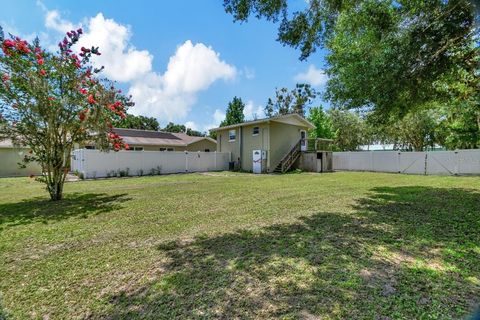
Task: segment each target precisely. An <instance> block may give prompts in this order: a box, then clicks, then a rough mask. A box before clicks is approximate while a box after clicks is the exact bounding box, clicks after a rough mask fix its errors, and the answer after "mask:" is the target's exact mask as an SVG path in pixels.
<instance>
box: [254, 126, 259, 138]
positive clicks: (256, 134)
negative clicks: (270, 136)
mask: <svg viewBox="0 0 480 320" xmlns="http://www.w3.org/2000/svg"><path fill="white" fill-rule="evenodd" d="M255 129H257V133H255ZM259 134H260V127H258V126H256V127H253V128H252V136H258V135H259Z"/></svg>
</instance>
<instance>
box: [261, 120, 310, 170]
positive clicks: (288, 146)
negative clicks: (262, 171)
mask: <svg viewBox="0 0 480 320" xmlns="http://www.w3.org/2000/svg"><path fill="white" fill-rule="evenodd" d="M301 130H307V127H301V126H295V125H290V124H285V123H278V122H272V123H271V124H270V156H269V159H270V162H269V164H270V171H273V170H274V169H275V167H276V166H277V165H278V163H279V162H280V161H281V160H282V158H283V157H284V156H285V155H286V154H287V153H288V152H290V150H292V148H293V147H294V146H295V144H296V143H298V141H299V140H300V131H301Z"/></svg>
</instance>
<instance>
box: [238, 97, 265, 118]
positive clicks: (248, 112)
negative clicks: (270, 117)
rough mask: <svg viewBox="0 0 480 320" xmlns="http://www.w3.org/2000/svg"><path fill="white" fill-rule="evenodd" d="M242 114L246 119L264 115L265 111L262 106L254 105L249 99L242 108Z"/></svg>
mask: <svg viewBox="0 0 480 320" xmlns="http://www.w3.org/2000/svg"><path fill="white" fill-rule="evenodd" d="M243 115H244V116H245V118H246V119H247V120H252V119H259V118H263V117H265V112H264V108H263V106H260V105H258V106H255V104H254V103H253V101H251V100H249V101H248V102H247V103H246V104H245V109H243Z"/></svg>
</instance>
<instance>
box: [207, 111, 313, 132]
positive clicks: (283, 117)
mask: <svg viewBox="0 0 480 320" xmlns="http://www.w3.org/2000/svg"><path fill="white" fill-rule="evenodd" d="M292 118H293V119H295V120H297V121H299V122H301V123H302V124H303V125H305V127H308V128H309V129H314V128H315V126H314V125H313V124H312V123H311V122H310V121H308V120H307V119H305V118H304V117H302V116H300V115H299V114H296V113H290V114H285V115H280V116H276V117H271V118H263V119H258V120H252V121H246V122H242V123H237V124H232V125H230V126H225V127H218V128H214V129H211V130H210V131H219V130H226V129H233V128H238V127H243V126H249V125H252V124H261V123H269V122H281V123H288V122H287V120H289V119H292Z"/></svg>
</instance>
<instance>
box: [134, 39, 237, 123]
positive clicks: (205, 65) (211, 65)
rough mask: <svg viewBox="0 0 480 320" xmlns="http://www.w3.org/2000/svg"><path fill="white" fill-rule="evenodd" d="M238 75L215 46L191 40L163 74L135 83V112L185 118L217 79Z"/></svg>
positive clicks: (179, 51) (169, 63)
mask: <svg viewBox="0 0 480 320" xmlns="http://www.w3.org/2000/svg"><path fill="white" fill-rule="evenodd" d="M236 73H237V71H236V69H235V67H233V66H231V65H229V64H227V63H226V62H224V61H222V60H220V56H219V54H218V53H217V52H215V51H214V50H213V49H212V48H211V47H207V46H205V45H204V44H203V43H197V44H193V43H192V42H191V41H190V40H187V41H185V42H184V43H183V44H182V45H181V46H179V47H178V48H177V51H176V52H175V54H174V55H173V56H172V57H170V60H169V62H168V66H167V71H165V73H164V74H163V75H159V74H157V73H155V72H151V73H150V74H148V76H147V77H145V78H143V79H142V80H141V81H135V82H134V83H133V84H132V86H131V87H130V90H129V93H130V94H131V95H132V96H133V99H134V101H135V103H136V105H135V107H134V108H133V109H132V111H133V112H136V113H141V114H145V113H147V114H149V115H150V116H152V115H153V116H155V117H159V118H167V120H169V121H170V120H173V119H178V118H184V117H185V116H187V114H188V112H189V111H190V109H191V106H192V105H193V104H194V103H195V102H196V100H197V97H196V94H197V93H198V92H199V91H202V90H206V89H207V88H208V87H209V86H210V85H211V84H212V83H213V82H215V81H217V80H230V79H233V78H235V76H236Z"/></svg>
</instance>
